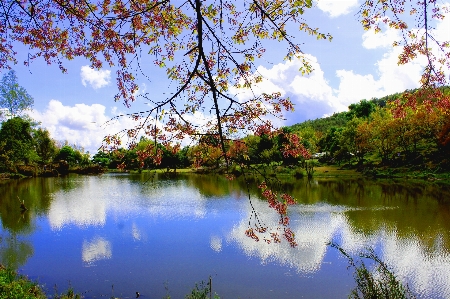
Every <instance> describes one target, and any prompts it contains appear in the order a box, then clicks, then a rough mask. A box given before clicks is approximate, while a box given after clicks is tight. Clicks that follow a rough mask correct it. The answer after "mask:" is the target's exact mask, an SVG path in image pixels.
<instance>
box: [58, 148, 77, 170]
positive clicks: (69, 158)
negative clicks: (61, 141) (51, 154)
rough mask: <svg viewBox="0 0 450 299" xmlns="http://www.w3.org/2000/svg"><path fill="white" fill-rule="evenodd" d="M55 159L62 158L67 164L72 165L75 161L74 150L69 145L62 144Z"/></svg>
mask: <svg viewBox="0 0 450 299" xmlns="http://www.w3.org/2000/svg"><path fill="white" fill-rule="evenodd" d="M55 160H56V161H58V160H63V161H66V162H67V163H69V165H73V164H74V163H76V161H77V156H76V155H75V151H74V150H73V148H72V147H71V146H69V145H65V146H63V147H62V148H61V149H60V150H59V152H58V154H57V155H56V157H55Z"/></svg>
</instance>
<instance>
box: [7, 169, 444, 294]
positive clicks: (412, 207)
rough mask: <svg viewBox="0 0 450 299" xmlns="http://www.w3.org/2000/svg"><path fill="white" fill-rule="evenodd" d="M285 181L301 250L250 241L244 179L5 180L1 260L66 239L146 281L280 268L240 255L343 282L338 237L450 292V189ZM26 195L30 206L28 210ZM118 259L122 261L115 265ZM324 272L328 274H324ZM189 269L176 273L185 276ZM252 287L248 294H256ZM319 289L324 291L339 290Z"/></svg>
mask: <svg viewBox="0 0 450 299" xmlns="http://www.w3.org/2000/svg"><path fill="white" fill-rule="evenodd" d="M145 182H146V183H145ZM283 188H284V191H287V192H289V193H291V194H292V195H293V196H294V197H295V198H296V199H297V200H298V204H297V205H295V206H292V207H291V208H290V209H289V216H290V218H291V229H292V230H293V231H294V233H295V235H296V239H297V243H298V247H297V248H291V247H290V246H289V244H288V243H287V242H282V243H281V244H274V243H272V244H267V243H265V242H264V241H260V242H255V241H253V240H252V239H250V238H248V237H246V236H245V230H247V228H248V225H249V219H250V216H251V213H252V209H251V206H250V204H249V202H248V194H247V186H246V185H245V183H244V182H242V181H239V180H237V181H231V182H230V181H229V180H226V179H225V178H222V177H216V176H200V175H188V176H180V177H178V178H176V179H173V180H166V179H157V178H156V179H155V180H153V181H148V182H147V178H146V177H145V175H136V176H123V175H104V176H101V177H94V176H93V177H87V176H85V177H78V176H75V177H70V178H66V179H61V178H50V179H36V180H34V179H33V180H29V181H27V180H24V181H20V182H11V184H10V185H8V184H2V185H0V189H1V190H0V191H1V192H3V194H5V195H6V196H4V197H2V198H0V201H1V205H0V215H1V222H2V228H1V229H2V230H1V238H0V259H1V260H0V262H4V263H5V261H7V262H8V263H10V264H11V265H13V266H15V267H20V266H22V265H25V264H28V265H30V264H31V265H33V263H37V262H36V261H35V259H44V258H45V254H44V252H45V250H47V249H46V248H48V246H47V247H45V244H42V243H43V242H44V241H39V240H41V239H45V240H46V241H45V242H52V243H51V244H55V245H54V246H55V251H64V250H66V248H65V247H62V246H65V243H70V244H71V245H67V247H68V248H69V246H72V247H75V248H76V250H73V251H74V253H73V257H71V256H70V253H67V255H68V256H67V258H68V259H69V260H70V259H71V258H72V259H73V260H74V262H73V263H74V264H76V262H75V261H78V263H79V261H80V251H81V260H82V263H83V266H84V268H90V269H92V268H98V267H86V266H92V265H98V264H101V265H102V267H104V268H105V270H104V271H105V272H102V273H100V274H98V275H99V276H102V277H103V276H105V277H106V276H108V275H113V274H110V273H118V274H114V275H117V276H116V277H112V278H111V277H110V278H108V279H109V280H114V279H116V280H117V279H118V280H126V278H124V277H122V276H119V274H120V273H132V272H133V271H134V269H135V268H140V267H141V264H149V265H152V266H145V267H144V266H142V267H143V268H142V269H140V272H139V275H140V276H139V277H141V276H142V277H149V276H151V273H150V272H151V271H155V269H156V270H157V271H159V272H161V276H160V277H158V278H160V279H162V278H161V277H165V276H163V273H165V272H164V271H166V269H169V270H170V269H178V268H180V269H182V270H183V271H181V270H180V271H175V272H176V273H179V272H180V273H184V272H185V273H187V275H188V279H193V278H192V276H193V275H192V274H190V272H189V271H193V270H190V269H191V268H190V267H192V268H194V269H195V268H199V266H198V265H203V264H206V265H207V266H206V268H207V269H205V271H206V274H205V275H206V276H207V275H209V274H211V272H208V271H211V270H210V269H211V268H213V269H219V270H214V271H218V275H223V276H222V277H224V276H226V275H225V274H223V273H224V272H226V271H228V270H227V269H229V268H230V269H232V268H233V267H236V269H242V273H235V272H236V271H232V270H229V271H230V272H232V274H230V278H229V279H231V280H232V279H237V277H241V276H239V275H245V274H244V273H247V275H250V277H253V276H254V275H256V274H254V273H256V272H258V273H259V271H269V270H264V269H260V268H250V267H251V266H250V265H247V264H246V263H244V262H242V260H241V259H240V256H246V257H250V260H257V261H258V263H259V264H263V265H264V266H267V267H266V268H268V267H269V266H270V267H272V266H274V267H281V268H286V267H287V268H289V269H292V270H293V271H288V272H289V273H291V272H292V273H295V272H296V273H298V274H300V275H298V276H299V277H306V276H308V277H321V275H327V277H331V276H333V275H335V272H337V271H339V270H337V269H336V268H330V269H333V270H324V269H325V268H326V269H328V268H327V267H328V266H326V267H325V266H324V265H328V264H331V265H333V266H334V264H336V265H337V264H338V262H337V261H336V259H335V258H331V257H330V255H331V256H337V254H334V255H333V254H332V253H331V252H330V251H333V250H334V249H331V248H330V247H328V246H327V245H326V244H327V242H329V241H331V240H334V241H336V242H338V243H339V244H341V245H342V247H343V248H345V249H346V250H347V251H349V252H350V253H353V254H358V253H359V252H360V251H362V250H364V249H365V248H366V247H368V246H372V247H374V248H376V249H377V252H379V254H380V256H381V257H382V258H383V259H384V260H385V261H386V262H387V263H388V265H390V266H391V267H392V268H393V269H394V271H395V272H396V273H398V274H399V275H400V277H402V278H403V279H404V280H405V281H406V282H408V283H409V285H410V286H411V288H412V289H413V290H414V292H416V293H417V294H419V295H421V296H424V297H433V298H450V207H449V204H448V203H449V198H450V197H449V196H450V192H449V188H448V187H446V186H441V185H434V184H431V185H425V184H409V183H406V184H405V183H402V184H400V183H395V182H390V183H383V182H381V183H380V182H372V181H363V180H357V181H353V180H331V179H318V180H314V181H312V182H307V181H302V180H300V181H294V180H291V179H289V180H287V182H286V184H285V185H283ZM259 192H260V190H259V189H257V188H256V187H254V186H250V194H251V198H252V204H253V206H254V208H255V210H256V211H257V212H258V214H259V216H260V218H261V220H262V221H263V222H264V224H265V225H266V226H268V227H277V226H278V221H279V218H278V215H276V214H275V213H274V211H273V210H272V209H270V208H269V207H268V205H267V203H266V202H264V201H261V200H260V198H259ZM17 196H19V197H20V198H21V199H22V198H23V199H24V200H25V201H26V203H28V206H29V211H27V212H26V213H25V214H23V215H21V214H20V211H19V208H18V202H17V199H15V198H16V197H17ZM47 224H48V231H46V229H45V228H46V225H47ZM37 228H39V229H37ZM280 234H281V233H280ZM57 244H62V245H57ZM58 246H61V247H58ZM113 248H114V255H113ZM235 248H236V251H235V252H234V251H233V253H230V249H235ZM210 254H211V255H210ZM31 257H33V258H31ZM223 259H226V261H223ZM327 259H328V260H327ZM30 260H31V262H30ZM45 262H46V263H52V261H49V260H46V261H45ZM325 262H327V263H328V264H325ZM31 265H30V266H29V267H30V271H32V269H36V270H33V271H36V274H35V275H41V274H42V273H41V272H39V271H42V270H40V269H41V268H42V267H41V268H40V267H39V266H37V265H36V266H34V267H35V268H33V266H31ZM116 265H117V267H119V268H118V269H116V270H115V271H114V270H113V269H115V267H116ZM216 265H217V268H216ZM219 265H222V266H221V267H220V266H219ZM49 267H51V268H55V269H58V270H55V271H56V272H57V271H62V272H63V271H64V269H60V268H59V267H60V266H59V265H58V264H57V262H55V264H54V265H52V266H49ZM73 267H75V266H73ZM246 267H249V268H246ZM330 267H331V266H330ZM344 268H345V267H344ZM72 269H73V272H74V273H76V272H77V271H75V270H74V269H75V268H72ZM149 269H153V270H149ZM202 269H203V268H202ZM271 269H272V271H274V270H273V269H274V268H271ZM169 270H167V271H169ZM79 271H84V270H79ZM239 271H240V270H239ZM239 271H237V272H239ZM324 271H325V272H326V271H328V272H327V273H326V274H323V272H324ZM344 271H345V269H344ZM283 272H286V270H283ZM80 273H83V274H80V277H83V276H82V275H94V274H92V273H90V272H88V273H86V272H80ZM221 273H222V274H221ZM248 273H252V274H248ZM177 275H180V274H177ZM177 275H175V274H174V277H172V276H171V277H168V278H166V279H169V280H176V279H177ZM268 276H270V275H268ZM235 277H236V278H235ZM295 277H297V276H295V275H294V278H295ZM294 278H292V279H294ZM72 279H73V278H72ZM155 279H157V278H155ZM200 279H204V277H200ZM105 280H107V279H106V278H105ZM135 280H139V278H137V277H135V276H132V275H131V274H130V282H129V283H130V284H132V285H133V286H134V283H135ZM163 280H164V279H163ZM193 282H194V281H191V282H190V283H193ZM83 283H84V282H83ZM155 283H159V284H160V283H161V282H160V281H155ZM253 283H255V284H256V283H257V282H253V281H252V284H253ZM266 283H267V282H266ZM277 283H278V284H280V283H281V282H280V281H277ZM292 283H299V282H298V281H292ZM302 283H305V284H309V283H308V282H302ZM224 284H225V285H230V284H231V282H229V281H226V282H224ZM263 284H264V283H261V286H260V287H261V288H262V287H263V286H264V285H263ZM317 284H318V285H320V283H317ZM142 285H148V281H142ZM109 286H110V285H109ZM346 286H347V287H348V288H350V287H349V286H348V284H347V285H346ZM288 287H291V286H288ZM91 288H92V286H90V285H89V286H86V289H91ZM142 288H143V287H142ZM245 290H246V289H245V288H243V290H242V292H243V293H240V296H241V297H245V296H246V295H245V294H246V293H245ZM182 292H185V291H182ZM317 292H319V293H314V294H315V295H317V296H315V297H327V296H326V295H323V294H322V293H320V291H317ZM219 293H220V292H219ZM321 294H322V295H321ZM286 296H287V295H286ZM160 297H162V296H160ZM286 298H288V297H286Z"/></svg>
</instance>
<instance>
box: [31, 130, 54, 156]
mask: <svg viewBox="0 0 450 299" xmlns="http://www.w3.org/2000/svg"><path fill="white" fill-rule="evenodd" d="M32 135H33V143H34V145H35V149H36V153H37V155H38V156H39V157H40V160H41V161H42V162H43V163H48V162H50V161H52V160H53V158H54V157H55V155H56V152H57V148H56V144H55V141H54V140H53V139H52V138H51V137H50V132H49V131H48V130H47V129H42V128H39V129H37V130H34V131H33V133H32Z"/></svg>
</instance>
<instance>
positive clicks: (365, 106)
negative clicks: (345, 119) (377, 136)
mask: <svg viewBox="0 0 450 299" xmlns="http://www.w3.org/2000/svg"><path fill="white" fill-rule="evenodd" d="M375 108H376V105H375V103H374V102H373V101H367V100H361V101H359V103H357V104H351V105H350V106H348V109H349V113H348V115H349V117H357V118H368V117H369V116H370V114H371V113H372V112H374V111H375Z"/></svg>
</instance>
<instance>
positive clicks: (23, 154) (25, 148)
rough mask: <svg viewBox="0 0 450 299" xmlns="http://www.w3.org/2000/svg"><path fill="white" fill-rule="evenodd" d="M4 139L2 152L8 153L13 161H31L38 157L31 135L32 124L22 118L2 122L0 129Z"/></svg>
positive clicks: (0, 150) (0, 135) (0, 149)
mask: <svg viewBox="0 0 450 299" xmlns="http://www.w3.org/2000/svg"><path fill="white" fill-rule="evenodd" d="M0 140H1V141H2V148H0V152H1V153H6V154H7V155H8V158H9V160H10V161H11V162H12V163H19V162H25V163H29V162H30V161H33V160H35V159H36V158H37V155H36V153H35V152H34V147H33V137H32V136H31V124H30V123H29V122H28V121H26V120H24V119H22V118H20V117H14V118H11V119H9V120H7V121H6V122H4V123H3V124H2V127H1V129H0Z"/></svg>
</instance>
